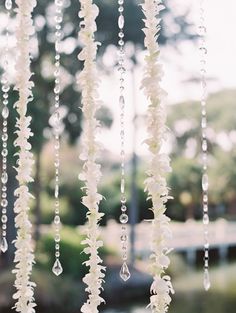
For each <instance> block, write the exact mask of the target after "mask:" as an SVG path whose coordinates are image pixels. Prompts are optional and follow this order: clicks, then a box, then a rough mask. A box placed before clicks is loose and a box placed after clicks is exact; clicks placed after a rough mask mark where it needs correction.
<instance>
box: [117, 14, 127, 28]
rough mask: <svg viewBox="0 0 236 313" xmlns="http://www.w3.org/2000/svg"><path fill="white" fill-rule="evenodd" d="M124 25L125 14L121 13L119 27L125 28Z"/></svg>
mask: <svg viewBox="0 0 236 313" xmlns="http://www.w3.org/2000/svg"><path fill="white" fill-rule="evenodd" d="M124 25H125V19H124V16H123V15H120V16H119V19H118V26H119V28H124Z"/></svg>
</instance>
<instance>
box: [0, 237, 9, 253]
mask: <svg viewBox="0 0 236 313" xmlns="http://www.w3.org/2000/svg"><path fill="white" fill-rule="evenodd" d="M0 249H1V251H2V252H3V253H5V252H6V251H7V250H8V243H7V240H6V238H5V237H3V238H2V241H1V246H0Z"/></svg>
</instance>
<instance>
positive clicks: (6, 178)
mask: <svg viewBox="0 0 236 313" xmlns="http://www.w3.org/2000/svg"><path fill="white" fill-rule="evenodd" d="M1 180H2V183H3V184H6V183H7V181H8V175H7V173H6V172H4V173H2V177H1Z"/></svg>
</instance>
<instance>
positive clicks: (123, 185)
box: [120, 178, 125, 193]
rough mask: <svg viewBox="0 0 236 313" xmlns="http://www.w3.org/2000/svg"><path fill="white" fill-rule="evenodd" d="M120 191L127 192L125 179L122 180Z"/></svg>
mask: <svg viewBox="0 0 236 313" xmlns="http://www.w3.org/2000/svg"><path fill="white" fill-rule="evenodd" d="M120 191H121V193H124V192H125V179H124V178H121V183H120Z"/></svg>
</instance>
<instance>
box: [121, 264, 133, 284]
mask: <svg viewBox="0 0 236 313" xmlns="http://www.w3.org/2000/svg"><path fill="white" fill-rule="evenodd" d="M130 276H131V275H130V271H129V268H128V265H127V264H126V262H124V263H123V265H122V266H121V269H120V277H121V278H122V279H123V281H127V280H128V279H129V278H130Z"/></svg>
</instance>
